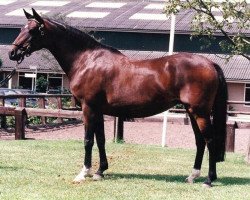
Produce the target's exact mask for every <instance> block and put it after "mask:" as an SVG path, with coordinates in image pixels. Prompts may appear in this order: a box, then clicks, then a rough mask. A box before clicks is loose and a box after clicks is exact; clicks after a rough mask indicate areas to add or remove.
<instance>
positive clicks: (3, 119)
mask: <svg viewBox="0 0 250 200" xmlns="http://www.w3.org/2000/svg"><path fill="white" fill-rule="evenodd" d="M4 102H5V99H4V98H1V99H0V104H1V106H4ZM0 117H1V127H2V128H4V129H6V128H7V125H6V116H5V115H1V116H0Z"/></svg>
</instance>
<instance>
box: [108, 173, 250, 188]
mask: <svg viewBox="0 0 250 200" xmlns="http://www.w3.org/2000/svg"><path fill="white" fill-rule="evenodd" d="M186 178H187V176H183V175H165V174H151V175H150V174H120V173H112V174H111V173H109V174H107V175H106V179H110V180H116V179H142V180H156V181H164V182H179V183H184V182H185V179H186ZM205 179H206V177H199V178H197V179H196V180H195V182H196V183H203V182H204V181H205ZM215 183H220V184H222V185H249V184H250V178H241V177H221V178H220V177H219V178H218V179H217V180H216V181H215Z"/></svg>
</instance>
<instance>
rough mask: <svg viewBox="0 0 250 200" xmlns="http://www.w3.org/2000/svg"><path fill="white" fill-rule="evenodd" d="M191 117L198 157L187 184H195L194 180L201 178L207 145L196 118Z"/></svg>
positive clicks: (190, 115)
mask: <svg viewBox="0 0 250 200" xmlns="http://www.w3.org/2000/svg"><path fill="white" fill-rule="evenodd" d="M188 113H189V112H188ZM189 117H190V120H191V124H192V128H193V131H194V134H195V142H196V156H195V162H194V167H193V170H192V173H191V174H190V175H189V176H188V177H187V178H186V182H188V183H193V182H194V179H195V178H198V177H199V176H200V170H201V165H202V160H203V155H204V151H205V146H206V143H205V140H204V138H203V136H202V135H201V132H200V129H199V127H198V124H197V122H196V120H195V118H194V116H193V115H192V114H190V113H189Z"/></svg>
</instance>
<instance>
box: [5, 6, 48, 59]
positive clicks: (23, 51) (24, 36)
mask: <svg viewBox="0 0 250 200" xmlns="http://www.w3.org/2000/svg"><path fill="white" fill-rule="evenodd" d="M32 11H33V15H31V14H29V13H28V12H26V11H25V10H24V14H25V16H26V18H27V19H28V23H27V24H26V25H25V26H24V27H23V28H22V29H21V32H20V34H19V35H18V36H17V38H16V39H15V41H14V42H13V43H12V49H11V50H10V51H9V58H10V59H11V60H15V61H17V62H18V63H21V62H22V61H23V59H24V56H29V55H30V54H31V53H32V52H34V51H37V50H40V49H42V48H43V47H44V41H45V40H44V38H45V36H46V35H45V31H46V30H45V23H44V20H43V19H42V17H41V16H40V15H39V14H38V13H37V12H36V11H35V10H34V9H33V8H32Z"/></svg>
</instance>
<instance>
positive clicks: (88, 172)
mask: <svg viewBox="0 0 250 200" xmlns="http://www.w3.org/2000/svg"><path fill="white" fill-rule="evenodd" d="M87 177H92V175H91V170H90V169H86V168H85V167H84V168H83V169H82V171H81V172H80V173H79V174H78V175H77V176H76V177H75V179H74V180H73V183H74V184H79V183H81V182H83V181H85V180H86V178H87Z"/></svg>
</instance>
